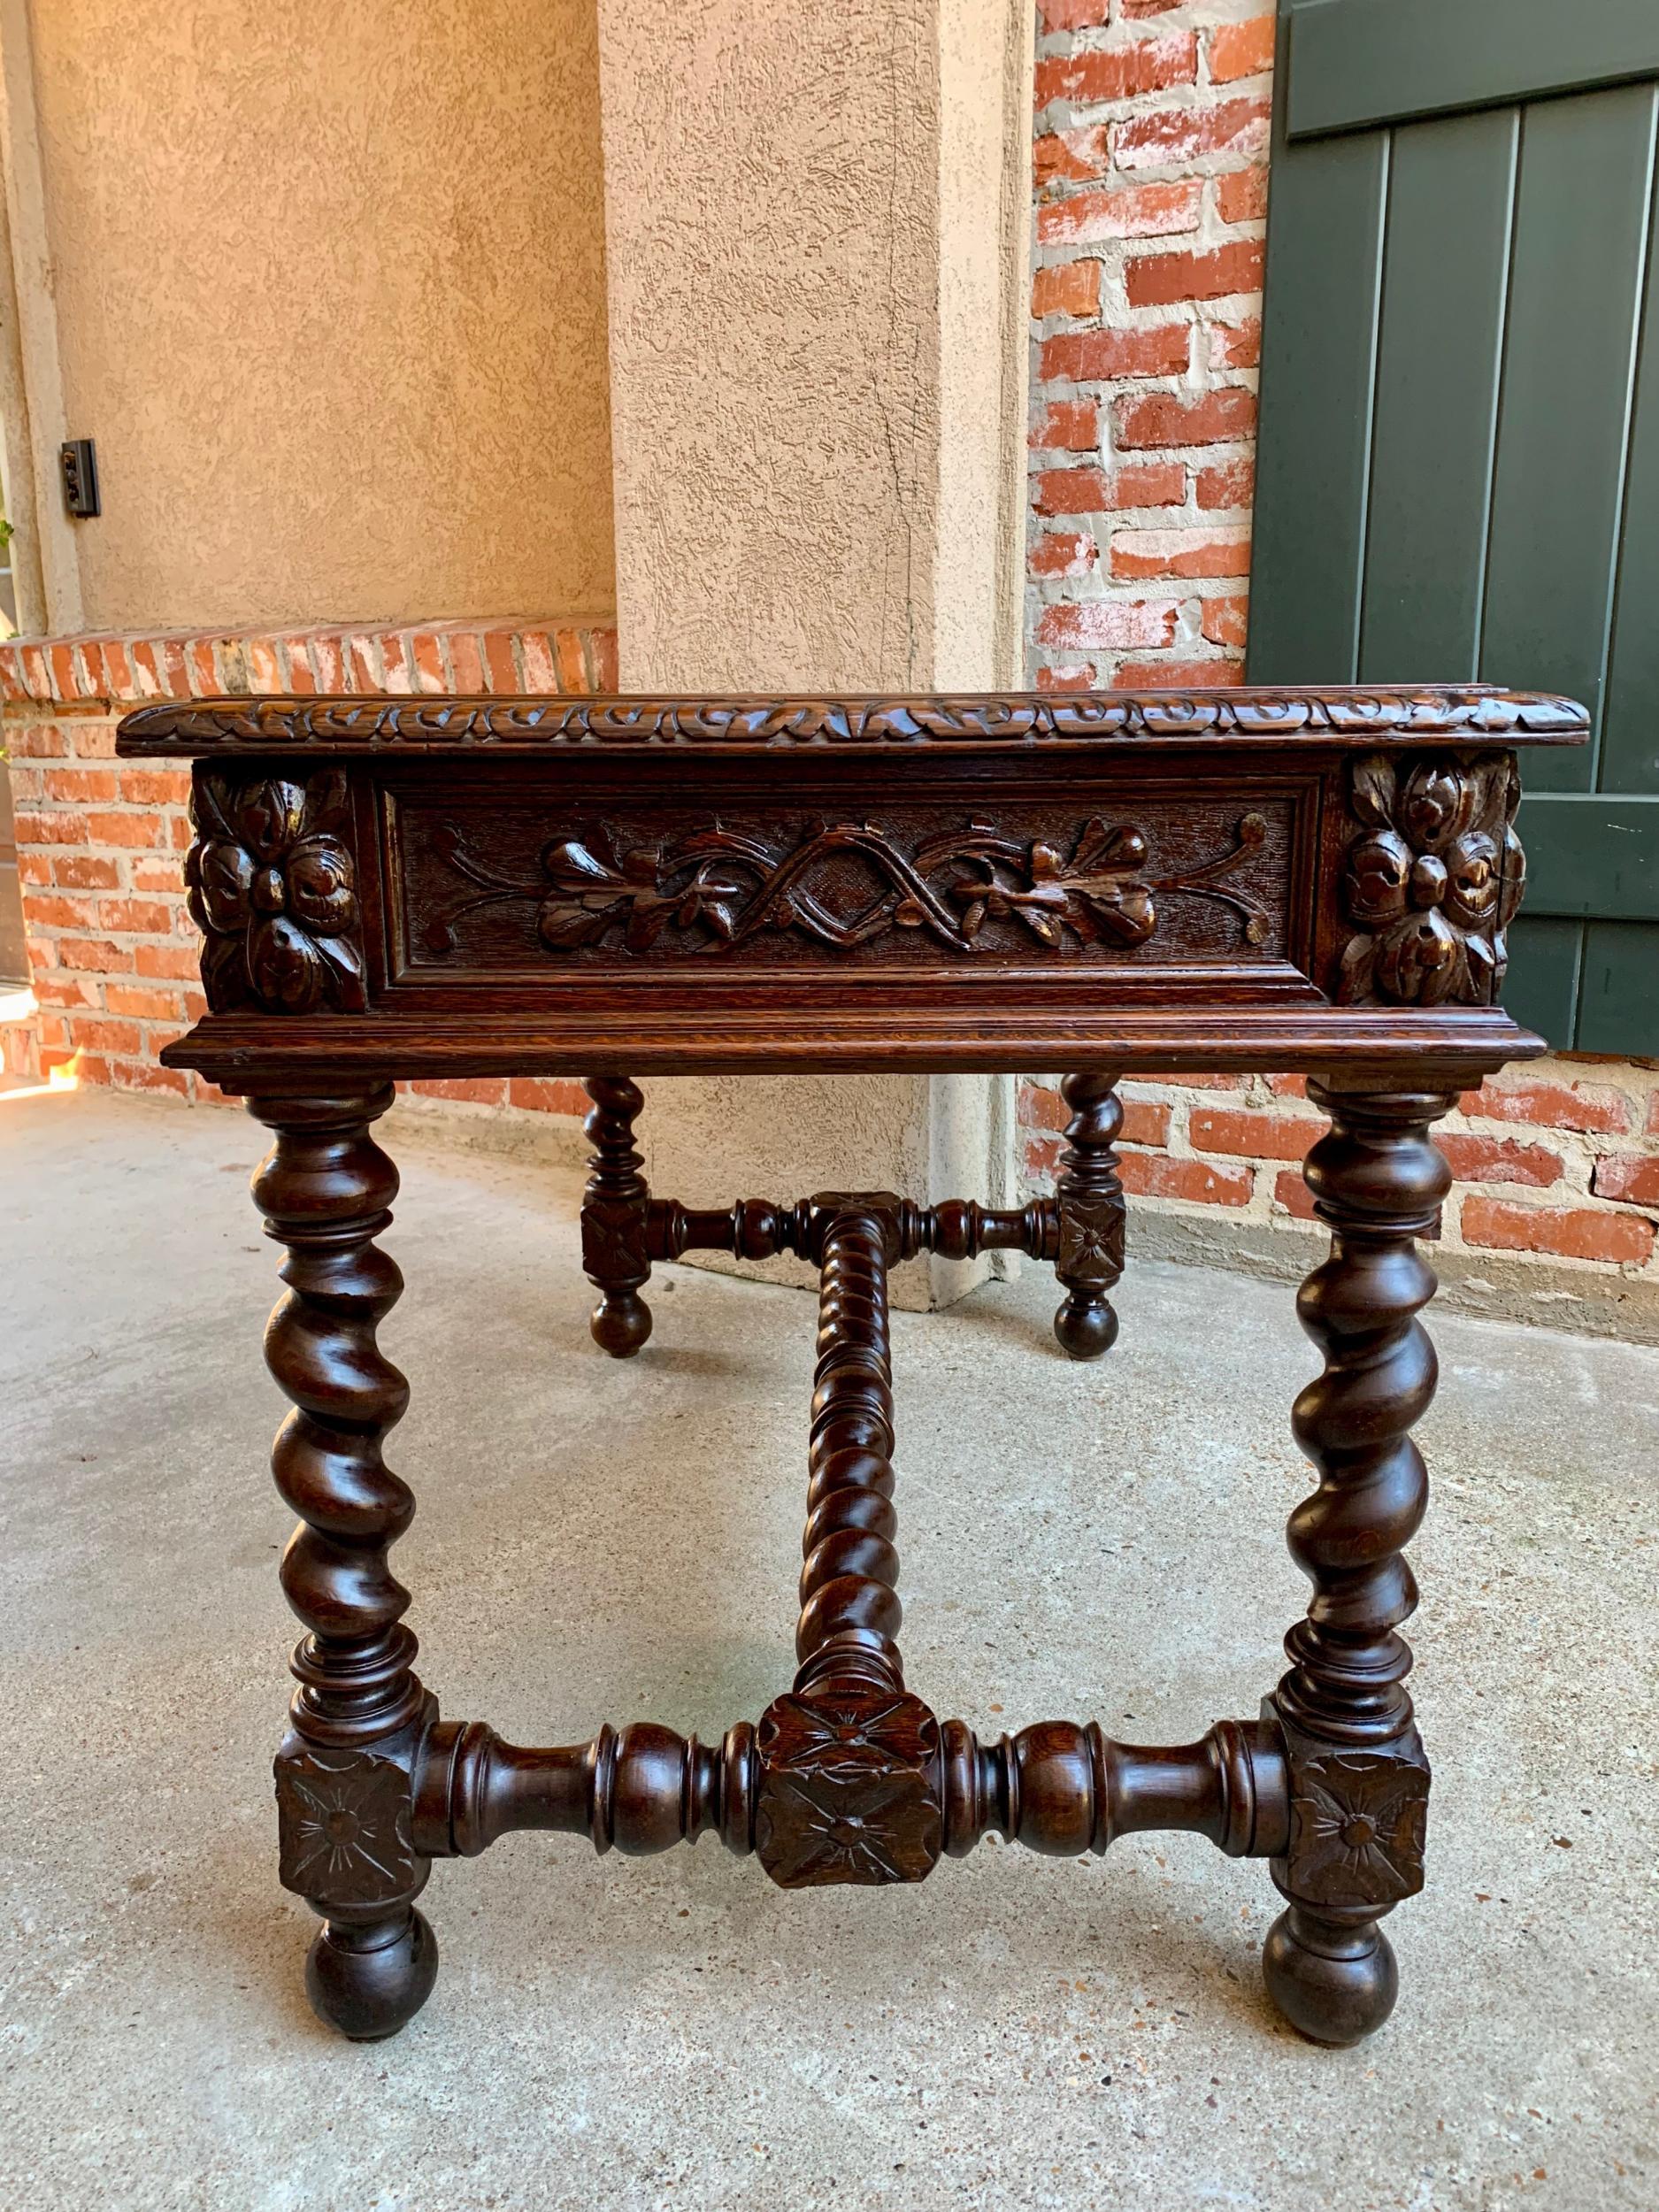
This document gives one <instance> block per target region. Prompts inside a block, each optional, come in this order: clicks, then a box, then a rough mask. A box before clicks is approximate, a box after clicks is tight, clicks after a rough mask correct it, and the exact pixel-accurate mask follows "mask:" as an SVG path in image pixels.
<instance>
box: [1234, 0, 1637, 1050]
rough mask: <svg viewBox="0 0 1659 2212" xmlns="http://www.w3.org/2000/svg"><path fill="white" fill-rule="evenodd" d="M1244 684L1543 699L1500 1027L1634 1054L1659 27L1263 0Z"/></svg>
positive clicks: (1445, 6)
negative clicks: (1261, 245) (1454, 690)
mask: <svg viewBox="0 0 1659 2212" xmlns="http://www.w3.org/2000/svg"><path fill="white" fill-rule="evenodd" d="M1274 107H1275V115H1274V142H1273V165H1272V170H1271V198H1270V205H1269V211H1268V234H1267V296H1266V303H1265V310H1264V326H1263V357H1262V416H1261V444H1260V451H1259V455H1258V474H1257V489H1256V551H1255V561H1254V570H1255V574H1254V581H1253V584H1252V589H1251V603H1250V642H1249V664H1248V672H1249V677H1250V680H1251V681H1252V682H1256V683H1290V682H1297V681H1302V682H1310V681H1311V682H1319V683H1389V682H1401V683H1412V682H1423V681H1427V682H1441V681H1448V682H1449V681H1458V680H1465V681H1466V680H1470V679H1471V678H1475V677H1479V678H1484V679H1485V680H1487V681H1490V682H1494V683H1504V684H1513V685H1518V686H1523V687H1527V688H1531V689H1540V690H1546V691H1559V692H1565V693H1568V694H1570V695H1571V696H1572V697H1574V698H1578V699H1581V700H1583V701H1584V703H1585V704H1586V706H1587V707H1589V709H1590V710H1591V712H1592V716H1593V718H1594V736H1593V741H1592V743H1591V745H1590V747H1589V748H1588V749H1587V750H1586V751H1583V752H1578V753H1563V754H1558V755H1553V756H1552V755H1543V756H1533V757H1532V758H1531V759H1529V760H1527V761H1526V762H1525V764H1524V767H1525V775H1526V786H1527V788H1526V796H1525V799H1524V800H1523V802H1522V810H1521V818H1520V824H1519V827H1520V832H1521V836H1522V840H1523V842H1524V843H1525V846H1526V849H1527V855H1528V858H1529V861H1530V863H1531V870H1532V872H1531V878H1530V882H1529V887H1528V891H1527V895H1526V907H1525V913H1524V914H1523V915H1522V917H1521V918H1520V919H1519V920H1518V921H1517V924H1516V925H1515V927H1514V929H1513V931H1512V933H1511V936H1510V955H1511V959H1510V969H1509V983H1508V986H1507V987H1506V989H1505V992H1504V1002H1505V1004H1506V1005H1507V1006H1508V1008H1509V1010H1510V1012H1511V1013H1513V1014H1514V1015H1515V1016H1516V1017H1517V1019H1519V1020H1521V1021H1524V1022H1526V1023H1528V1024H1530V1025H1532V1027H1534V1028H1536V1029H1540V1030H1541V1031H1542V1032H1543V1033H1544V1034H1545V1035H1546V1036H1547V1037H1548V1038H1549V1039H1550V1041H1551V1042H1552V1043H1554V1044H1555V1045H1558V1046H1562V1047H1567V1046H1576V1047H1577V1048H1579V1049H1580V1050H1582V1051H1586V1052H1609V1053H1629V1054H1639V1055H1647V1054H1656V1053H1659V250H1656V249H1659V236H1656V235H1655V129H1656V127H1659V0H1571V5H1567V6H1563V5H1562V4H1561V0H1279V58H1278V73H1277V78H1276V90H1275V103H1274Z"/></svg>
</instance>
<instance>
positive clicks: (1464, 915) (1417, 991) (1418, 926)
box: [1339, 753, 1526, 1006]
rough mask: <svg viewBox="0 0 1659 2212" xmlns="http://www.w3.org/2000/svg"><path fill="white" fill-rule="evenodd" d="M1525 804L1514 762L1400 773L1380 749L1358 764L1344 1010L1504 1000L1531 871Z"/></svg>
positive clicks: (1436, 764) (1436, 763)
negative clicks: (1524, 847) (1508, 937)
mask: <svg viewBox="0 0 1659 2212" xmlns="http://www.w3.org/2000/svg"><path fill="white" fill-rule="evenodd" d="M1519 798H1520V781H1519V778H1518V777H1517V774H1516V771H1515V766H1514V764H1513V762H1512V761H1510V760H1509V759H1507V758H1499V759H1496V760H1489V761H1482V762H1479V763H1478V764H1474V765H1472V766H1463V765H1462V764H1458V763H1455V762H1453V761H1447V760H1425V761H1419V762H1418V763H1417V764H1416V765H1415V766H1411V767H1409V768H1404V769H1396V767H1395V765H1394V762H1393V761H1391V760H1389V759H1388V758H1387V757H1386V755H1384V754H1381V753H1376V754H1371V755H1369V756H1367V757H1364V758H1363V759H1360V760H1357V761H1356V762H1355V764H1354V768H1353V777H1352V803H1353V810H1354V812H1355V814H1356V816H1357V817H1358V818H1359V820H1360V821H1361V822H1363V824H1364V825H1365V828H1364V830H1363V833H1362V834H1361V835H1360V836H1358V837H1356V839H1355V840H1354V841H1353V843H1352V844H1351V845H1350V846H1349V847H1348V866H1347V870H1346V872H1345V874H1344V877H1343V881H1342V893H1343V902H1344V904H1345V907H1346V909H1347V912H1348V919H1349V920H1350V921H1351V922H1353V923H1354V924H1355V925H1356V931H1357V933H1356V935H1355V936H1353V937H1351V938H1349V940H1348V945H1347V948H1346V949H1345V950H1344V952H1343V955H1342V972H1341V982H1340V991H1339V995H1340V998H1341V1000H1342V1001H1343V1002H1344V1003H1345V1004H1352V1003H1354V1002H1364V1001H1366V1000H1375V999H1385V1000H1390V1001H1392V1002H1394V1003H1395V1004H1400V1005H1417V1006H1440V1005H1444V1004H1446V1003H1447V1002H1451V1003H1454V1004H1457V1005H1464V1006H1491V1005H1494V1004H1495V1003H1496V1002H1497V998H1498V994H1499V992H1500V991H1501V990H1502V987H1503V976H1504V971H1505V969H1506V967H1507V966H1508V964H1509V952H1508V949H1507V946H1506V944H1505V941H1504V931H1505V930H1506V929H1507V928H1508V927H1509V923H1510V921H1511V919H1512V918H1513V917H1514V914H1515V910H1516V908H1517V906H1518V905H1519V904H1520V900H1521V890H1522V887H1523V884H1524V883H1525V875H1526V862H1525V856H1524V854H1523V853H1522V851H1521V848H1520V844H1519V841H1517V837H1516V834H1515V830H1514V826H1513V825H1514V820H1515V810H1516V806H1517V802H1518V801H1519Z"/></svg>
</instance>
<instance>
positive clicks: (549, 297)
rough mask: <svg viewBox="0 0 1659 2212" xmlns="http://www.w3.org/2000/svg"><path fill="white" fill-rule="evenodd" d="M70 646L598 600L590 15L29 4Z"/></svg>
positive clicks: (465, 8)
mask: <svg viewBox="0 0 1659 2212" xmlns="http://www.w3.org/2000/svg"><path fill="white" fill-rule="evenodd" d="M30 27H31V30H32V36H33V46H34V77H35V103H36V108H37V112H38V116H39V122H40V132H41V145H42V164H43V171H44V187H45V199H46V206H47V213H48V222H49V228H50V246H51V251H52V259H53V277H54V282H55V287H56V297H57V306H58V330H59V342H60V349H61V355H62V362H63V376H64V384H65V400H66V413H67V419H68V424H69V428H70V434H72V435H77V436H92V437H96V440H97V445H98V459H99V466H100V472H101V474H102V479H103V490H104V514H103V516H102V518H100V519H98V520H96V521H92V522H88V523H84V524H81V525H80V526H78V528H77V532H76V536H77V541H78V545H79V551H80V563H81V592H82V600H83V607H84V620H85V622H86V624H87V626H88V627H92V628H105V627H108V628H127V627H139V626H145V627H152V628H153V627H161V626H180V627H184V626H209V625H213V624H222V625H225V626H234V625H236V624H240V623H259V624H262V625H267V626H268V625H273V624H279V623H284V622H303V621H306V620H314V619H333V620H338V619H340V618H342V617H351V618H359V619H365V620H378V619H394V620H395V619H399V618H404V619H407V618H412V617H419V616H426V617H431V616H441V615H445V614H456V615H471V616H476V615H484V614H494V613H512V612H520V613H525V612H547V611H558V612H561V613H603V612H604V611H608V610H609V608H610V606H611V603H612V599H613V578H612V557H611V454H610V429H609V396H608V389H607V374H606V359H605V307H604V239H603V187H602V179H601V172H600V136H599V117H598V59H597V45H596V33H595V16H594V0H375V4H373V5H370V6H365V5H362V4H348V5H346V6H343V7H342V6H340V5H338V4H335V0H284V4H282V5H281V6H280V7H272V6H270V5H268V4H266V0H33V6H32V9H31V14H30Z"/></svg>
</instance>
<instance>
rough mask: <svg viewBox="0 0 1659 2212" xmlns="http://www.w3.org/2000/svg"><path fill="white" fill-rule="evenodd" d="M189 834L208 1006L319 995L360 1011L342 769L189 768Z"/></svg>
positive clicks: (290, 1009) (292, 1004) (285, 1005)
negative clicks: (276, 772)
mask: <svg viewBox="0 0 1659 2212" xmlns="http://www.w3.org/2000/svg"><path fill="white" fill-rule="evenodd" d="M191 818H192V819H193V821H194V823H195V826H196V842H195V843H194V844H193V845H192V846H191V848H190V850H189V854H188V857H187V858H186V861H185V866H184V876H185V882H186V884H187V886H188V890H189V898H190V913H191V917H192V918H193V919H194V921H195V923H196V927H197V928H198V929H199V930H200V931H201V932H202V933H203V935H204V938H205V940H206V944H205V947H204V951H203V955H202V983H203V987H204V990H205V991H206V993H207V1002H208V1004H209V1006H210V1007H211V1009H212V1010H213V1012H214V1013H216V1014H227V1013H231V1012H233V1011H234V1010H235V1009H236V1008H237V1007H239V1006H246V1005H249V1004H253V1005H257V1006H260V1007H263V1008H265V1010H267V1011H268V1012H271V1013H273V1014H314V1013H315V1012H317V1010H319V1007H322V1006H325V1005H327V1006H333V1007H336V1008H338V1009H339V1010H341V1011H342V1012H345V1013H361V1012H362V1010H363V1009H364V1008H365V1005H366V1004H367V996H366V994H365V987H364V972H363V941H362V919H361V916H360V914H359V911H358V907H357V874H356V868H355V864H354V862H353V859H352V855H351V850H350V847H349V843H348V842H347V833H348V815H347V803H346V778H345V771H344V770H343V769H340V768H329V769H322V770H319V772H318V773H317V774H315V775H312V776H308V777H307V778H306V779H305V780H304V781H303V783H296V782H290V781H289V780H287V779H286V778H284V777H280V776H257V777H254V778H252V779H250V780H235V779H234V778H232V777H229V776H221V775H214V774H211V773H198V775H197V777H196V787H195V790H194V792H193V794H192V795H191Z"/></svg>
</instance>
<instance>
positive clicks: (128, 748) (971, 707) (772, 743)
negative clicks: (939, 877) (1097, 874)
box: [116, 684, 1589, 758]
mask: <svg viewBox="0 0 1659 2212" xmlns="http://www.w3.org/2000/svg"><path fill="white" fill-rule="evenodd" d="M1588 735H1589V716H1588V714H1587V712H1586V710H1585V709H1584V708H1583V707H1582V706H1580V705H1578V703H1577V702H1576V701H1574V700H1571V699H1565V698H1559V697H1556V696H1554V695H1550V694H1548V693H1542V692H1529V691H1504V690H1502V689H1500V688H1498V687H1494V686H1491V685H1482V684H1448V685H1432V684H1429V685H1424V684H1418V685H1367V686H1332V687H1318V686H1307V685H1297V686H1279V685H1250V686H1245V685H1240V686H1234V687H1226V688H1217V689H1215V690H1210V691H1199V690H1182V691H1135V692H1128V691H1125V692H1110V691H1098V692H1074V693H1049V692H1021V691H1006V692H941V693H926V694H922V693H918V694H893V695H886V694H879V693H859V694H844V695H840V696H830V695H814V696H809V695H794V694H788V695H785V694H778V695H768V696H756V695H733V696H719V695H697V694H690V695H682V696H679V697H672V696H662V695H631V694H627V693H619V694H611V695H606V696H603V697H600V698H577V697H571V696H564V695H539V696H532V695H525V696H515V695H495V696H490V697H459V696H456V695H448V694H440V693H434V694H430V695H426V696H425V697H417V698H401V699H388V698H385V697H380V696H375V697H372V698H365V697H353V696H336V697H308V696H300V697H272V698H260V699H251V698H250V699H227V700H216V701H177V702H172V701H169V702H159V703H156V704H154V705H150V706H146V707H140V708H139V709H137V710H136V711H134V713H131V714H128V715H127V716H125V717H123V718H122V720H121V723H120V726H119V731H118V733H117V738H116V750H117V752H118V753H119V755H121V756H122V757H126V758H134V757H143V756H154V755H173V756H185V757H188V756H191V755H195V754H214V753H233V754H234V753H237V752H245V751H249V750H265V751H280V750H283V749H295V748H296V747H305V748H308V749H313V748H314V749H338V750H342V751H348V752H355V751H362V750H374V749H393V748H399V749H419V750H422V751H430V750H434V749H445V748H453V749H472V748H474V747H477V746H480V745H485V746H489V747H492V748H495V749H506V748H514V747H524V748H526V749H533V750H545V749H547V748H549V746H578V745H580V746H595V745H597V746H614V747H629V746H632V747H635V748H637V747H641V746H646V747H675V746H695V747H696V748H698V749H724V748H728V747H729V748H733V749H745V750H752V749H756V748H765V747H773V748H780V749H791V748H802V747H812V746H826V745H827V746H837V747H846V746H853V747H860V746H864V747H886V746H891V745H895V744H896V745H933V744H937V745H941V746H945V747H951V746H959V745H962V744H969V745H974V744H988V745H993V746H1002V745H1008V744H1021V743H1031V742H1041V741H1052V740H1063V741H1064V740H1070V741H1084V742H1087V741H1090V740H1095V741H1108V742H1124V741H1130V742H1133V743H1135V744H1137V745H1151V746H1154V747H1156V746H1158V745H1179V744H1183V743H1187V742H1191V741H1194V740H1199V741H1207V740H1213V739H1234V740H1244V741H1252V742H1265V743H1269V744H1286V743H1288V744H1293V745H1295V744H1300V745H1309V744H1312V745H1317V746H1324V747H1343V746H1354V745H1371V746H1374V745H1376V744H1378V743H1379V741H1397V742H1399V743H1402V744H1410V743H1417V742H1421V741H1431V742H1437V743H1440V744H1465V745H1472V746H1489V745H1494V744H1497V743H1507V744H1554V745H1576V744H1583V743H1585V742H1586V741H1587V738H1588Z"/></svg>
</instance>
